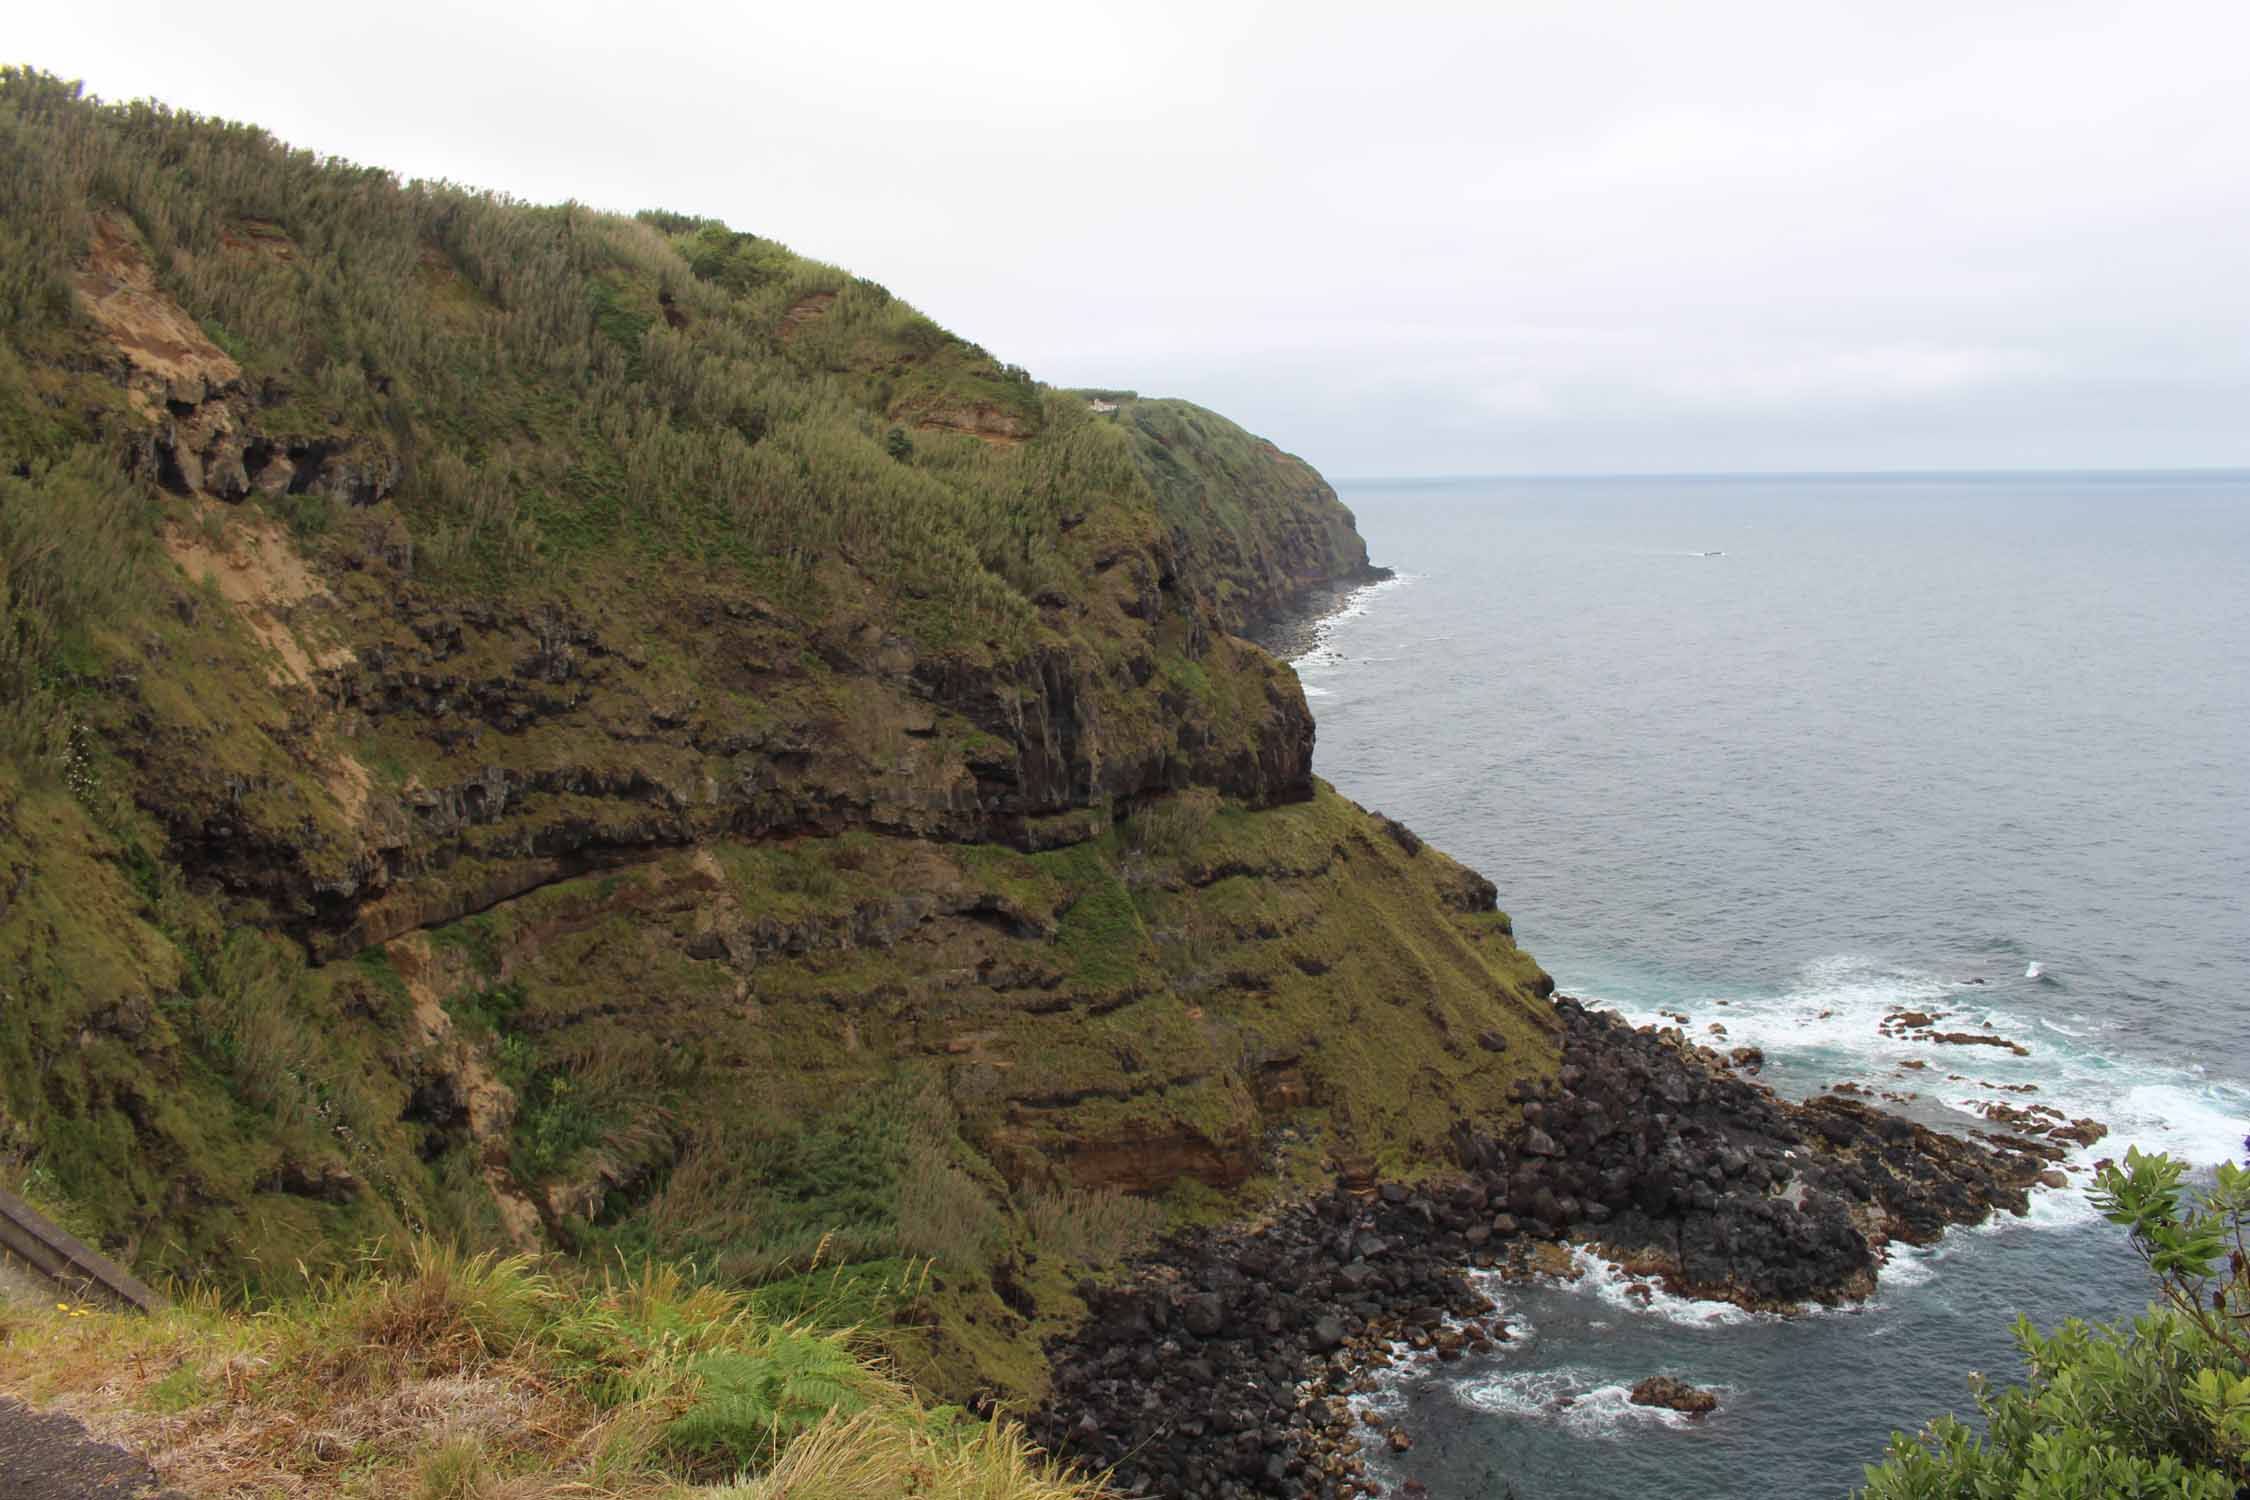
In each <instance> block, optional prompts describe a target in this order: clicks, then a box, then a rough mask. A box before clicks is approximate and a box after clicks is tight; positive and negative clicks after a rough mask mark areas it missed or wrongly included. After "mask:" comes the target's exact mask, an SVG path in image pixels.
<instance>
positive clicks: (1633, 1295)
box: [1570, 1245, 1762, 1328]
mask: <svg viewBox="0 0 2250 1500" xmlns="http://www.w3.org/2000/svg"><path fill="white" fill-rule="evenodd" d="M1570 1258H1571V1264H1572V1265H1573V1266H1574V1267H1575V1268H1576V1269H1577V1271H1578V1278H1577V1280H1576V1281H1574V1282H1573V1283H1571V1284H1572V1285H1573V1286H1574V1287H1575V1288H1577V1289H1578V1290H1580V1291H1583V1292H1586V1293H1588V1294H1590V1295H1592V1296H1595V1297H1598V1298H1600V1299H1601V1301H1602V1302H1603V1304H1604V1305H1606V1306H1609V1307H1614V1308H1616V1309H1618V1310H1619V1311H1620V1312H1625V1313H1630V1314H1632V1315H1633V1316H1635V1317H1642V1318H1653V1319H1656V1320H1658V1321H1659V1322H1665V1323H1675V1324H1677V1325H1679V1326H1680V1327H1682V1328H1728V1327H1733V1326H1735V1325H1738V1324H1742V1323H1750V1322H1755V1321H1756V1320H1757V1319H1758V1318H1759V1317H1761V1316H1762V1314H1759V1313H1753V1312H1745V1311H1743V1310H1742V1309H1741V1308H1739V1307H1736V1306H1735V1305H1734V1304H1733V1303H1732V1302H1709V1301H1704V1300H1702V1299H1699V1298H1694V1297H1675V1296H1673V1295H1672V1294H1671V1293H1670V1292H1667V1291H1665V1290H1664V1288H1662V1287H1661V1286H1659V1285H1657V1284H1656V1283H1655V1282H1653V1281H1648V1280H1644V1279H1642V1278H1640V1277H1637V1276H1629V1275H1627V1274H1626V1273H1625V1272H1624V1271H1622V1270H1620V1269H1619V1268H1618V1267H1616V1266H1615V1265H1612V1264H1611V1263H1610V1262H1608V1261H1606V1260H1603V1259H1602V1258H1601V1257H1600V1256H1598V1255H1596V1254H1594V1252H1593V1251H1591V1250H1589V1249H1587V1248H1586V1247H1585V1246H1584V1245H1573V1246H1572V1247H1571V1251H1570ZM1635 1288H1639V1290H1637V1291H1636V1290H1635Z"/></svg>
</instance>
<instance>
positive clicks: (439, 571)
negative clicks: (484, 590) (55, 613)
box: [0, 70, 1150, 642]
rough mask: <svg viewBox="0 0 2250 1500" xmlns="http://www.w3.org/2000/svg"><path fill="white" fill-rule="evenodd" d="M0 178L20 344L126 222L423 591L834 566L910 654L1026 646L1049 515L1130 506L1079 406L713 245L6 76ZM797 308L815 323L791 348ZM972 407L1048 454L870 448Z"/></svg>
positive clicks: (851, 300) (846, 285)
mask: <svg viewBox="0 0 2250 1500" xmlns="http://www.w3.org/2000/svg"><path fill="white" fill-rule="evenodd" d="M0 167H4V168H5V170H0V226H5V231H4V232H0V310H4V311H6V312H7V313H8V315H9V317H10V319H11V320H12V321H13V322H14V324H15V325H16V326H17V327H18V328H19V330H20V333H19V339H20V341H22V342H24V343H27V344H29V343H36V342H38V340H40V339H42V338H48V339H52V338H58V337H63V336H66V335H67V334H68V333H69V331H70V329H71V327H72V318H73V313H72V310H71V298H70V295H69V291H68V288H69V281H70V276H71V271H72V266H73V264H74V262H75V260H76V259H77V258H78V257H80V256H81V255H82V254H83V252H84V249H85V247H86V245H87V244H88V242H89V240H90V238H91V236H92V234H93V231H94V225H95V221H96V218H97V216H107V217H108V218H109V219H110V220H111V221H112V222H113V223H116V224H122V225H123V226H125V227H126V229H127V231H128V233H129V234H130V236H131V237H132V238H134V239H136V240H138V241H139V242H140V243H141V245H142V246H143V249H144V252H145V253H146V255H147V256H148V258H149V261H150V263H151V265H152V266H153V268H154V269H155V271H156V274H157V276H158V279H159V282H160V284H161V286H162V287H163V289H164V290H165V291H167V292H168V293H170V294H171V295H172V296H173V297H175V298H176V299H177V300H178V301H179V302H180V303H181V304H182V306H184V307H185V308H186V309H187V311H188V312H189V313H190V314H191V315H193V316H194V317H196V318H197V319H198V320H200V321H201V322H203V324H204V325H205V326H206V327H207V328H212V329H216V330H219V331H221V332H222V333H223V334H224V336H225V340H226V342H227V343H228V345H229V346H230V347H231V348H234V349H237V350H239V351H240V353H241V355H242V360H243V363H244V368H245V371H246V374H247V377H248V379H249V380H250V381H251V383H252V384H253V385H255V386H257V387H258V388H259V389H261V390H263V391H264V392H265V393H266V398H265V403H264V407H263V410H261V412H260V416H259V420H260V422H261V424H262V425H263V426H264V427H265V428H266V429H267V430H269V431H270V432H272V433H274V434H276V435H289V434H291V433H296V434H299V435H302V436H306V437H333V436H338V435H347V436H353V437H356V438H357V439H358V440H360V441H362V442H365V443H368V444H371V445H374V446H376V447H379V448H384V449H387V450H389V451H390V452H391V453H392V454H393V456H395V457H396V458H398V459H399V460H400V461H401V463H402V465H403V467H404V470H405V473H406V476H407V477H406V480H405V483H404V486H403V488H402V490H401V493H400V495H399V501H400V504H401V506H402V508H403V509H404V511H405V512H406V513H407V515H408V518H409V520H410V521H411V522H412V523H413V526H414V529H415V532H416V535H417V537H418V539H419V540H420V541H421V543H422V547H421V551H420V563H421V566H422V567H423V568H424V569H425V571H426V572H427V573H428V574H429V575H430V576H432V577H433V578H437V579H440V580H445V579H451V580H454V581H457V582H460V583H462V584H464V585H469V584H474V585H476V586H479V587H490V586H493V585H495V584H501V585H505V584H508V583H511V582H524V581H528V580H532V579H537V578H544V577H549V576H552V575H554V574H556V573H557V572H561V573H564V574H567V573H569V572H570V571H571V570H572V569H573V568H580V567H584V566H588V565H590V564H591V562H592V561H593V560H597V559H601V558H606V557H608V556H611V555H613V554H614V552H615V551H616V549H618V548H619V547H620V546H622V547H625V548H627V549H634V550H641V551H645V552H649V553H653V554H658V555H665V556H679V555H683V554H684V555H687V556H690V557H695V558H699V559H702V560H706V561H709V562H714V563H727V564H732V565H734V566H739V567H745V568H749V569H751V570H753V572H754V573H755V574H756V575H757V576H759V577H761V578H763V579H765V580H766V581H767V582H768V583H769V584H770V585H771V586H773V587H776V588H778V589H781V590H783V591H785V592H786V591H789V590H805V589H810V588H813V587H814V586H815V585H814V575H815V573H816V572H817V569H818V568H819V566H820V565H821V563H822V562H823V561H824V560H832V559H837V558H847V559H849V560H850V561H851V562H852V563H854V564H855V565H857V566H860V567H862V568H867V569H870V570H873V571H876V572H878V573H880V574H882V575H885V576H887V577H889V578H891V579H893V580H895V581H896V583H897V584H898V585H899V590H900V592H902V593H904V594H906V595H907V596H910V597H914V598H919V599H921V600H923V601H925V607H923V608H920V609H918V610H915V611H912V612H911V614H912V619H911V620H910V621H909V622H908V623H909V626H910V628H912V629H914V630H916V631H918V632H919V633H921V634H923V635H925V636H927V637H931V638H934V639H939V640H941V641H944V642H952V641H956V640H962V641H965V640H971V639H983V638H995V639H1005V640H1019V639H1021V638H1023V637H1024V636H1025V635H1026V633H1027V632H1028V631H1029V630H1030V629H1031V628H1032V627H1033V624H1034V617H1033V611H1032V609H1031V607H1030V605H1029V603H1028V602H1027V601H1028V595H1030V594H1032V593H1036V592H1037V591H1038V590H1039V589H1040V588H1041V587H1044V586H1046V585H1047V584H1048V583H1049V582H1050V581H1051V580H1052V578H1053V577H1055V576H1057V568H1056V564H1055V555H1056V549H1057V546H1058V543H1059V540H1060V537H1061V534H1062V520H1063V518H1064V516H1065V515H1067V514H1070V513H1071V512H1072V511H1073V510H1083V508H1084V506H1085V504H1086V503H1087V500H1088V498H1089V497H1090V496H1092V495H1098V494H1101V493H1104V492H1106V493H1110V494H1118V495H1131V496H1133V497H1135V498H1136V499H1139V500H1143V501H1146V500H1148V499H1149V498H1150V493H1149V491H1148V490H1147V488H1146V484H1145V481H1144V480H1143V479H1142V478H1141V477H1140V473H1139V470H1138V468H1137V466H1136V465H1135V463H1134V462H1133V460H1132V456H1131V453H1130V444H1129V441H1128V440H1127V439H1126V438H1124V437H1123V436H1122V435H1121V434H1120V433H1118V432H1117V431H1115V430H1114V429H1113V428H1112V427H1110V426H1108V425H1106V424H1089V423H1085V422H1074V421H1072V420H1071V418H1072V416H1073V415H1074V414H1077V415H1082V412H1080V411H1079V410H1078V409H1079V408H1080V407H1082V405H1083V403H1081V402H1077V401H1075V400H1061V401H1057V400H1055V399H1052V398H1049V397H1046V396H1043V395H1042V394H1041V393H1040V392H1039V391H1038V390H1037V389H1036V388H1035V387H1034V386H1032V385H1031V384H1030V382H1029V380H1028V378H1027V377H1025V376H1024V375H1023V373H1022V372H1021V371H1020V370H1016V369H1014V368H1013V367H1007V366H1002V365H1000V364H999V363H998V362H996V361H995V360H993V358H992V357H991V356H990V355H989V354H987V353H985V352H984V351H982V350H980V349H977V348H976V347H975V346H973V345H969V344H966V343H964V342H962V341H961V340H959V339H956V338H954V337H953V336H952V335H950V334H947V333H945V332H944V331H943V330H942V329H938V328H937V327H936V326H935V325H934V324H931V323H930V322H929V320H928V319H926V318H924V317H922V316H921V315H920V314H919V313H916V312H915V311H914V310H913V309H911V308H909V307H907V306H906V305H905V304H903V303H900V302H898V301H897V300H896V299H894V298H892V297H891V296H890V294H889V293H888V292H885V291H883V290H882V289H881V288H879V287H876V286H874V285H873V284H872V283H869V282H864V281H858V280H855V279H853V278H851V277H850V276H848V275H847V274H846V273H844V272H842V271H840V270H837V269H836V268H834V267H831V266H824V265H821V264H819V263H817V262H814V261H809V260H805V259H803V258H801V257H798V256H795V255H793V254H791V253H790V252H788V251H787V250H786V249H784V248H783V247H781V246H779V245H777V244H775V243H774V242H772V241H768V240H755V239H752V238H751V237H747V236H733V235H731V232H729V231H725V230H724V228H723V226H710V225H700V226H698V227H692V228H684V229H680V230H678V231H676V232H673V233H669V234H668V233H666V232H664V230H663V228H661V227H659V226H662V225H682V224H692V223H693V222H694V221H684V220H681V219H679V218H678V217H677V216H662V215H657V216H651V219H652V220H653V222H652V221H640V220H633V219H625V218H619V217H617V216H614V215H605V214H599V213H595V212H592V211H590V210H588V209H585V208H583V207H581V206H579V205H575V204H564V205H560V206H556V207H534V206H532V205H528V204H524V203H521V202H518V201H516V200H513V199H511V198H508V197H506V196H504V195H500V194H495V193H488V192H478V191H473V190H470V189H467V188H463V187H460V186H457V185H455V184H451V183H443V182H419V181H417V182H401V181H400V180H399V179H398V178H397V177H395V176H394V175H392V174H390V173H386V172H382V171H379V170H375V169H372V168H366V167H361V166H357V165H354V164H352V163H349V162H344V161H340V160H337V159H334V158H325V157H320V156H317V155H315V154H314V153H311V152H307V151H301V150H293V149H291V148H289V147H287V146H286V145H284V144H282V143H281V142H279V141H276V140H274V139H273V138H272V137H271V136H269V135H267V134H266V133H265V132H264V131H261V130H258V129H256V128H254V127H250V126H244V125H238V124H232V123H229V122H225V121H221V120H215V119H209V118H205V117H201V116H197V115H193V114H190V113H187V112H184V111H177V110H171V109H167V108H165V107H163V106H161V105H155V104H150V103H145V102H135V103H130V104H121V105H112V104H101V103H98V102H96V101H93V100H90V99H87V98H84V97H82V96H81V95H80V93H79V92H78V91H77V90H76V89H75V87H73V86H70V85H66V84H63V83H61V82H59V81H58V80H55V79H53V78H51V77H47V76H45V75H42V74H38V73H34V72H28V71H24V70H4V71H0ZM258 245H267V246H273V245H279V246H282V247H285V248H286V250H287V252H288V253H286V254H276V253H267V252H265V251H261V250H259V249H257V248H255V246H258ZM245 246H250V247H252V248H245ZM715 247H716V248H715ZM816 294H827V295H831V296H833V297H834V301H833V303H831V304H829V305H828V307H827V311H826V313H825V315H823V316H822V317H820V318H818V319H817V320H814V321H812V322H809V323H806V324H804V325H802V331H801V332H800V333H799V334H797V335H794V336H792V337H790V338H787V339H785V338H783V337H782V336H781V332H780V330H781V328H782V325H783V320H784V315H785V314H786V313H787V312H788V311H789V310H790V309H792V308H794V307H797V306H799V305H801V304H803V303H804V302H805V300H806V299H807V298H810V297H813V296H815V295H816ZM660 314H661V315H660ZM675 322H677V323H678V325H679V326H677V327H675V326H673V324H674V323H675ZM7 384H8V382H6V381H5V380H0V386H5V385H7ZM12 404H21V395H20V393H18V392H12V391H10V390H0V411H4V410H6V409H8V408H9V407H10V406H11V405H12ZM980 406H981V407H995V408H1001V409H1005V410H1008V411H1010V412H1012V413H1014V414H1015V415H1016V417H1017V418H1018V419H1019V420H1020V421H1022V422H1023V423H1025V424H1026V425H1030V426H1039V425H1042V424H1044V425H1045V426H1046V427H1047V428H1048V429H1049V430H1050V436H1051V439H1052V440H1051V441H1050V442H1047V443H1042V444H1041V445H1039V447H1040V448H1041V449H1042V450H1043V451H1042V452H1041V453H1039V454H1038V455H1037V456H1036V457H1025V456H1023V455H1016V454H1005V453H996V452H993V451H991V450H988V449H986V448H984V446H983V445H981V444H978V443H975V442H973V441H969V440H966V439H950V438H949V439H945V440H933V441H931V442H928V443H925V444H920V445H917V456H916V459H915V461H914V462H911V463H902V462H899V461H897V460H896V459H894V458H893V457H892V456H891V455H890V453H889V452H888V451H887V448H886V445H885V441H884V439H885V435H886V433H887V432H888V430H889V428H890V427H891V426H892V425H893V423H894V421H895V420H896V419H897V418H899V417H901V416H905V417H912V416H914V415H915V414H916V413H917V412H922V413H941V412H944V411H948V410H956V409H963V410H965V409H968V408H971V407H980Z"/></svg>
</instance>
